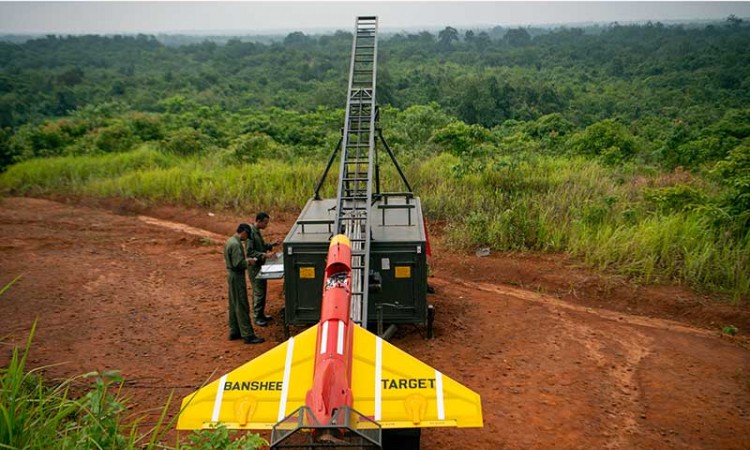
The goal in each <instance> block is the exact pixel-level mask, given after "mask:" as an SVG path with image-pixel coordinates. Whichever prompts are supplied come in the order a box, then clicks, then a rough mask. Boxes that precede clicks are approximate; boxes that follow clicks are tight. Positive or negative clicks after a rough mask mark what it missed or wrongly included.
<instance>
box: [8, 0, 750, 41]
mask: <svg viewBox="0 0 750 450" xmlns="http://www.w3.org/2000/svg"><path fill="white" fill-rule="evenodd" d="M730 14H734V15H736V16H738V17H742V18H748V17H750V2H671V1H670V2H542V1H534V2H528V1H527V2H488V1H483V2H468V1H467V2H459V1H452V2H445V1H419V2H414V1H412V2H399V1H386V2H365V1H356V2H353V1H349V2H316V1H304V2H299V1H297V2H279V1H275V2H184V1H167V2H136V1H126V2H5V1H0V33H57V34H82V33H162V32H164V33H169V32H202V33H208V32H235V33H242V34H254V33H264V32H269V31H315V30H322V29H342V30H347V31H348V30H351V29H353V27H354V18H355V16H357V15H377V16H379V18H380V26H381V28H383V29H389V30H390V29H415V28H418V29H420V28H436V27H444V26H447V25H451V26H454V27H457V28H461V27H464V28H465V27H467V26H472V25H492V26H494V25H505V26H507V25H539V24H564V23H583V22H604V23H609V22H614V21H619V22H631V21H646V20H653V21H657V20H662V21H673V20H693V19H723V18H726V17H727V16H729V15H730Z"/></svg>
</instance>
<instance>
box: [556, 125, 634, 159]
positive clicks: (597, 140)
mask: <svg viewBox="0 0 750 450" xmlns="http://www.w3.org/2000/svg"><path fill="white" fill-rule="evenodd" d="M568 147H569V148H570V150H571V151H572V152H573V153H575V154H579V155H588V156H598V157H600V158H601V160H602V161H603V162H604V163H605V164H611V165H612V164H618V163H621V162H623V161H625V160H627V159H630V158H632V157H633V155H634V154H635V151H636V144H635V138H634V137H633V135H632V134H631V133H630V132H629V131H628V129H627V128H625V126H624V125H622V124H620V123H618V122H615V121H614V120H611V119H606V120H603V121H601V122H597V123H595V124H593V125H590V126H589V127H587V128H586V129H585V130H583V131H581V132H578V133H575V134H574V135H573V136H571V138H570V140H569V141H568Z"/></svg>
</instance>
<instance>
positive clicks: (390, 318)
mask: <svg viewBox="0 0 750 450" xmlns="http://www.w3.org/2000/svg"><path fill="white" fill-rule="evenodd" d="M335 207H336V201H335V199H321V200H315V199H311V200H310V201H308V202H307V205H305V208H304V209H303V210H302V213H300V216H299V218H298V219H297V221H296V222H295V224H294V225H293V226H292V229H291V230H290V231H289V233H288V234H287V236H286V238H285V239H284V244H283V252H284V295H285V314H284V316H285V317H284V321H285V324H286V325H309V324H313V323H316V322H318V320H319V319H320V302H321V299H322V295H323V272H324V270H325V264H326V261H325V258H326V255H327V254H328V243H329V242H330V239H331V236H332V235H333V231H334V230H333V223H334V221H335V219H336V211H335ZM370 227H371V230H372V234H371V241H370V287H371V289H370V294H369V301H368V314H367V317H368V324H370V325H374V324H376V323H377V321H378V318H379V317H382V321H383V323H386V324H419V325H425V324H427V320H428V317H427V312H428V310H427V299H426V295H427V259H426V255H425V253H426V234H425V229H424V222H423V218H422V206H421V203H420V201H419V198H418V197H414V196H413V195H412V194H410V193H406V194H403V193H400V194H380V195H378V196H377V197H376V200H375V202H374V203H373V204H372V206H371V210H370ZM378 281H379V282H378ZM378 285H379V286H378ZM378 287H379V288H378Z"/></svg>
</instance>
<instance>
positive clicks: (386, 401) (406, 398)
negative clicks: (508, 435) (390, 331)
mask: <svg viewBox="0 0 750 450" xmlns="http://www.w3.org/2000/svg"><path fill="white" fill-rule="evenodd" d="M353 347H354V358H353V363H352V364H353V365H352V394H353V397H354V405H353V406H354V409H355V410H357V411H358V412H359V413H360V414H362V415H364V416H368V417H370V418H372V420H374V421H375V422H377V423H379V424H380V426H381V427H382V428H422V427H481V426H482V400H481V399H480V397H479V394H477V393H476V392H474V391H472V390H470V389H469V388H467V387H465V386H463V385H461V384H460V383H458V382H456V381H454V380H452V379H451V378H449V377H447V376H445V375H443V374H442V373H441V372H439V371H438V370H435V369H434V368H432V367H430V366H428V365H427V364H425V363H423V362H422V361H420V360H418V359H417V358H415V357H413V356H411V355H409V354H408V353H406V352H403V351H401V350H399V349H398V348H396V347H395V346H393V345H391V344H389V343H388V342H386V341H383V339H381V338H380V337H378V336H376V335H374V334H372V333H370V332H368V331H367V330H365V329H363V328H362V327H360V326H355V328H354V343H353Z"/></svg>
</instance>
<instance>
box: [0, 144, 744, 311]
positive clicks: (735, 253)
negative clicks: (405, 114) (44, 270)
mask: <svg viewBox="0 0 750 450" xmlns="http://www.w3.org/2000/svg"><path fill="white" fill-rule="evenodd" d="M472 163H473V162H472ZM461 167H463V168H464V170H461V171H457V170H456V168H461ZM466 167H467V166H466V162H462V161H461V160H460V159H459V158H458V157H456V156H454V155H450V154H447V153H443V154H439V155H437V156H433V157H430V158H425V159H421V160H414V161H412V162H410V163H409V164H408V165H406V172H407V178H408V179H409V180H410V182H411V183H412V186H413V188H414V190H415V191H416V192H417V193H418V194H419V195H420V196H421V197H422V203H423V207H424V211H425V215H426V216H427V218H428V219H431V220H440V221H447V222H448V227H447V229H446V231H447V233H446V241H447V242H448V244H449V245H450V246H453V247H455V248H464V249H466V248H475V247H478V246H490V247H492V248H493V249H494V250H496V251H504V250H534V251H551V252H568V253H570V254H572V255H574V256H577V257H579V258H581V259H583V260H585V261H586V262H587V263H588V264H590V265H591V266H593V267H597V268H600V269H604V270H612V271H616V272H619V273H623V274H627V275H629V276H631V277H633V278H634V279H637V280H639V281H643V282H677V283H681V284H685V285H689V286H691V287H694V288H698V289H702V290H708V291H717V292H724V293H731V294H733V296H734V298H735V300H736V301H739V300H740V299H741V298H743V297H744V298H746V297H748V296H750V234H748V233H747V231H746V230H745V231H744V232H743V231H742V230H740V232H737V231H736V230H734V231H733V230H731V229H730V228H729V227H727V226H725V225H722V224H721V223H720V222H721V221H720V220H719V221H717V219H716V217H717V214H716V212H717V208H715V207H713V206H712V204H711V199H712V198H717V197H718V196H719V195H720V194H721V192H720V188H719V187H718V185H715V184H713V183H711V182H710V181H707V180H704V179H702V178H700V177H697V176H692V175H690V174H687V173H685V172H675V173H674V174H669V173H663V172H659V171H657V170H654V169H651V168H648V167H644V166H636V165H624V166H620V167H607V166H604V165H602V164H600V163H599V162H597V161H594V160H591V159H586V158H583V157H572V156H553V155H539V154H534V153H530V152H526V153H519V154H513V155H503V154H497V155H491V156H490V157H489V158H487V159H486V160H484V161H482V162H481V165H478V166H476V167H475V166H468V167H470V170H465V168H466ZM322 170H323V165H322V163H313V162H307V161H302V162H293V163H284V162H280V161H261V162H259V163H256V164H244V165H233V164H226V163H225V162H223V160H222V158H221V157H219V156H211V155H208V156H203V157H193V158H186V159H179V158H176V157H173V156H168V155H166V156H165V155H163V154H161V153H159V152H158V151H156V150H153V149H151V148H149V147H142V148H140V149H139V150H136V151H133V152H130V153H124V154H109V155H103V156H98V157H93V156H89V157H79V158H71V157H65V158H48V159H42V160H33V161H27V162H24V163H21V164H17V165H15V166H12V167H11V168H10V169H9V170H8V171H7V172H6V173H4V174H2V175H0V189H2V190H4V191H6V192H13V193H20V194H31V195H46V194H52V193H63V194H65V193H71V194H82V195H90V196H95V197H125V198H139V199H146V200H150V201H153V202H170V203H178V204H184V205H188V206H194V205H201V206H206V207H212V208H230V209H234V210H238V211H247V210H251V209H255V208H257V207H259V206H262V207H263V208H264V209H281V210H299V209H300V208H301V207H302V205H304V203H305V202H306V201H307V199H309V198H310V197H311V195H312V193H313V187H314V186H315V183H316V182H317V180H318V177H319V176H320V174H321V173H322ZM333 178H335V176H329V179H328V180H327V183H326V185H325V187H324V190H323V196H326V197H332V196H334V195H335V186H334V183H335V181H334V180H333ZM381 179H382V180H383V185H384V188H385V190H394V191H403V190H404V188H403V186H401V183H400V180H399V179H398V177H397V175H396V172H395V170H394V169H393V168H392V167H391V165H390V163H384V164H383V170H382V174H381ZM694 193H699V194H700V195H697V194H694ZM696 202H697V204H694V203H696ZM743 233H744V234H743Z"/></svg>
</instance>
